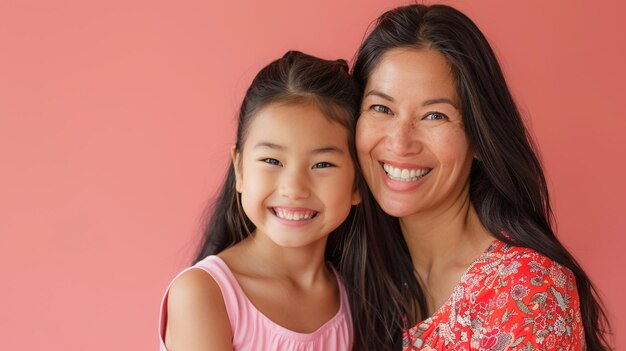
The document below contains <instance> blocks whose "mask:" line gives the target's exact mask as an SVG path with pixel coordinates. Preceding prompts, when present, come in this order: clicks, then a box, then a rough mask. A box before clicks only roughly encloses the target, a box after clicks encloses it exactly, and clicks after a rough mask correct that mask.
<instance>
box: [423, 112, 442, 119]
mask: <svg viewBox="0 0 626 351" xmlns="http://www.w3.org/2000/svg"><path fill="white" fill-rule="evenodd" d="M446 118H448V116H446V115H444V114H443V113H439V112H430V113H428V114H426V116H424V119H427V120H431V121H436V120H440V119H446Z"/></svg>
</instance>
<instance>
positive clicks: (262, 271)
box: [220, 233, 332, 288]
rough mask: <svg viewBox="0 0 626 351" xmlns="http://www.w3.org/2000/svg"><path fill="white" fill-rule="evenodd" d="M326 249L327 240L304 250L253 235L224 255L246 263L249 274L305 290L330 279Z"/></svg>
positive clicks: (259, 235)
mask: <svg viewBox="0 0 626 351" xmlns="http://www.w3.org/2000/svg"><path fill="white" fill-rule="evenodd" d="M325 247H326V240H322V241H320V242H319V243H315V244H312V245H309V246H306V247H297V248H286V247H281V246H278V245H276V244H275V243H274V242H273V241H271V240H270V239H269V238H268V237H267V236H264V235H262V234H257V233H253V234H252V235H251V236H250V237H248V238H247V239H245V240H244V241H242V242H240V243H238V244H237V245H235V246H234V247H232V248H231V250H228V251H229V252H226V251H225V252H224V254H227V255H228V256H231V257H232V258H233V260H238V261H240V262H241V261H243V262H245V265H246V266H248V269H249V271H250V273H251V274H254V275H256V276H258V277H267V278H270V279H280V280H287V281H290V282H291V283H293V284H296V285H298V286H301V287H303V288H307V287H310V286H312V285H314V284H316V282H319V279H320V278H321V279H324V280H326V279H328V278H329V276H332V273H331V272H330V270H329V268H328V267H327V265H326V262H325V260H324V251H325ZM220 255H222V254H220ZM248 269H246V270H248Z"/></svg>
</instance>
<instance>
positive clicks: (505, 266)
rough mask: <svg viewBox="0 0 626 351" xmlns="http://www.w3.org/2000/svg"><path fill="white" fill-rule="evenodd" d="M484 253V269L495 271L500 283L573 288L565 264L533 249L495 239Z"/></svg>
mask: <svg viewBox="0 0 626 351" xmlns="http://www.w3.org/2000/svg"><path fill="white" fill-rule="evenodd" d="M486 256H487V257H488V259H486V260H485V261H486V262H485V263H486V264H485V266H484V269H485V270H486V271H489V272H491V273H492V274H496V275H497V276H498V277H499V279H500V284H511V283H516V284H522V285H526V286H528V287H529V288H530V287H532V288H534V290H537V289H538V288H540V287H542V286H543V287H546V288H548V287H554V288H556V289H559V290H567V291H572V290H573V291H575V290H576V282H575V278H574V274H573V273H572V271H571V270H570V269H569V268H567V267H565V266H563V265H561V264H559V263H558V262H556V261H555V260H553V259H551V258H549V257H548V256H546V255H543V254H541V253H539V252H537V251H536V250H534V249H531V248H527V247H519V246H513V245H509V244H506V243H504V242H501V241H495V242H494V244H492V247H490V249H489V250H487V252H486Z"/></svg>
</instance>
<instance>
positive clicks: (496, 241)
mask: <svg viewBox="0 0 626 351" xmlns="http://www.w3.org/2000/svg"><path fill="white" fill-rule="evenodd" d="M502 245H504V243H503V242H502V241H500V240H499V239H497V238H496V239H493V240H492V241H491V243H490V244H489V245H488V246H487V248H486V249H485V250H483V252H482V253H481V254H480V255H479V256H478V257H477V258H476V259H475V260H474V261H472V263H470V265H469V266H467V268H466V269H465V271H464V272H463V274H461V277H460V278H459V281H458V282H457V283H456V284H455V285H454V288H452V293H451V294H450V296H448V298H447V299H446V301H445V302H444V303H443V304H442V305H441V306H439V307H438V308H437V310H435V311H434V312H433V313H432V314H431V315H430V316H428V317H427V318H426V319H424V320H422V321H420V322H418V323H417V324H416V325H415V326H414V327H413V328H415V327H417V326H419V325H421V324H423V323H430V322H431V321H432V320H433V319H434V318H435V317H437V316H439V315H440V314H442V313H443V312H445V310H446V307H448V306H449V305H450V304H451V303H452V302H453V301H454V298H455V295H456V291H457V290H458V288H459V287H460V286H461V284H464V282H465V277H466V276H467V275H468V274H469V273H470V272H471V271H472V270H473V269H474V267H476V265H477V264H479V263H482V262H484V260H485V257H487V256H488V255H490V254H493V253H494V252H496V251H497V249H498V248H500V247H501V246H502ZM413 328H411V329H413Z"/></svg>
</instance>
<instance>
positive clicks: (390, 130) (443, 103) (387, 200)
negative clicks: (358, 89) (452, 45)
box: [356, 48, 474, 218]
mask: <svg viewBox="0 0 626 351" xmlns="http://www.w3.org/2000/svg"><path fill="white" fill-rule="evenodd" d="M356 142H357V152H358V157H359V161H360V163H361V166H362V169H363V173H364V176H365V179H366V181H367V183H368V185H369V187H370V189H371V190H372V193H373V194H374V197H375V198H376V200H377V201H378V203H379V204H380V205H381V207H382V208H383V210H385V212H387V213H389V214H390V215H393V216H396V217H401V218H402V217H407V216H411V215H414V214H422V213H429V214H431V215H432V214H437V213H440V212H441V211H445V210H446V209H449V208H451V207H453V206H454V204H458V203H460V202H462V201H466V200H467V197H468V196H469V195H468V194H469V192H468V184H469V173H470V167H471V164H472V158H473V157H474V151H473V150H472V148H471V147H470V144H469V142H468V139H467V136H466V135H465V130H464V127H463V118H462V116H461V107H460V99H459V97H458V95H457V92H456V85H455V82H454V78H453V75H452V71H451V67H450V66H449V64H448V62H447V61H446V59H445V58H444V56H443V55H442V54H441V53H439V52H438V51H436V50H432V49H424V50H417V49H409V48H396V49H391V50H389V51H388V52H386V53H385V54H384V55H383V56H382V58H381V60H380V62H379V63H378V65H377V66H376V67H375V69H374V70H373V71H372V74H371V76H370V78H369V81H368V82H367V85H366V87H365V92H364V98H363V103H362V105H361V116H360V118H359V120H358V123H357V140H356ZM433 211H434V212H433Z"/></svg>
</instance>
